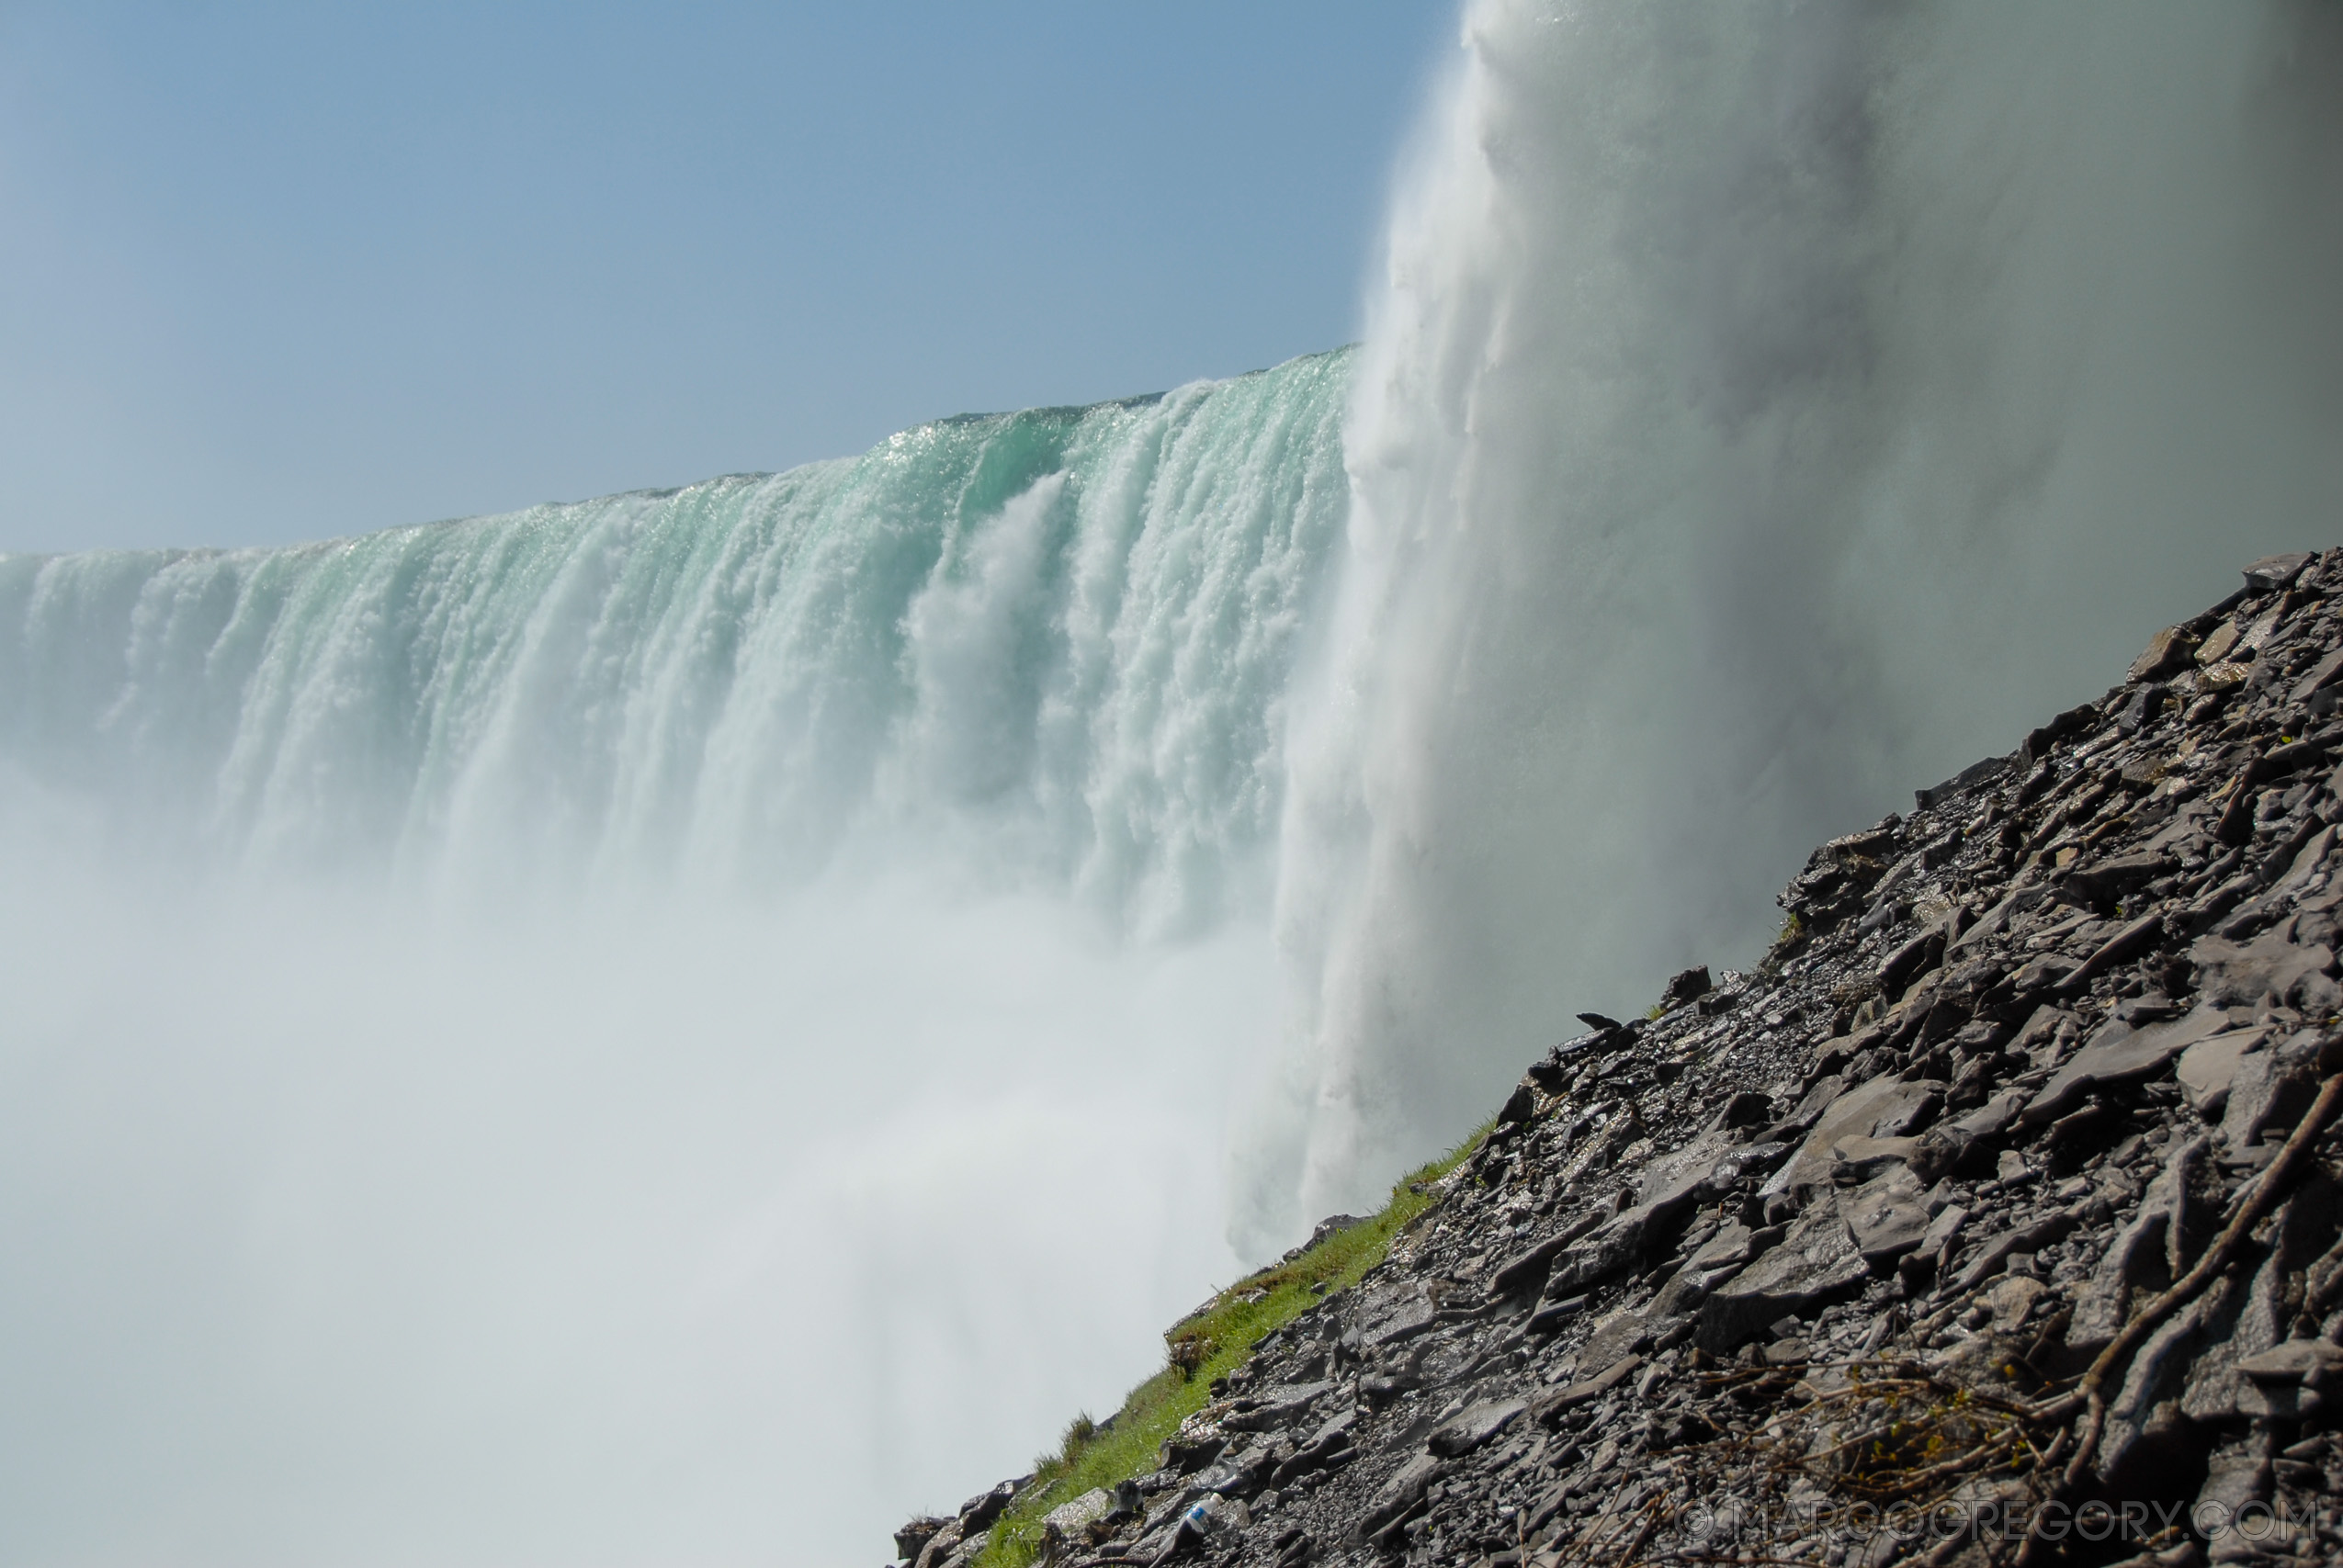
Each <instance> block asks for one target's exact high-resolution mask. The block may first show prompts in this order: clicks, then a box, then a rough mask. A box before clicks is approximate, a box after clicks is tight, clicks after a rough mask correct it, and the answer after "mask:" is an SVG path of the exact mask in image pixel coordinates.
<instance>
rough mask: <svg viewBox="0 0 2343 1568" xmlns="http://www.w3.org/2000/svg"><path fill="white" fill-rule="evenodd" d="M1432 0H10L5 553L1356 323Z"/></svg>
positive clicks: (1433, 19) (925, 407)
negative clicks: (138, 1) (224, 0)
mask: <svg viewBox="0 0 2343 1568" xmlns="http://www.w3.org/2000/svg"><path fill="white" fill-rule="evenodd" d="M1453 16H1454V14H1453V10H1452V8H1451V7H1450V6H1446V5H1444V4H1440V3H1436V0H1412V3H1381V0H1375V3H1368V0H1341V3H1340V4H1337V3H1334V0H1311V3H1307V4H1304V3H1298V0H1296V3H1293V4H1262V3H1261V0H1253V3H1251V4H1244V5H1238V4H1217V3H1214V4H1199V3H1183V4H1180V5H1176V6H1173V5H1157V6H1133V5H1104V6H1102V5H1097V4H1020V5H1014V6H1008V5H995V6H966V5H963V6H947V5H940V4H904V5H885V6H877V5H852V6H837V5H829V6H732V5H721V4H714V5H688V6H687V5H672V4H670V5H661V6H648V5H645V6H613V5H594V4H566V5H560V6H553V5H510V6H480V5H466V6H453V5H439V4H433V3H410V4H404V5H401V6H374V7H359V6H307V7H297V6H248V5H214V4H201V3H191V4H177V5H168V6H165V5H129V4H115V3H110V0H75V3H74V4H70V5H67V4H54V3H31V4H22V3H19V4H10V3H9V0H0V549H58V548H73V547H83V546H90V545H147V544H158V543H182V544H198V543H200V544H252V543H274V542H278V541H283V540H289V539H296V538H306V537H315V536H327V535H334V534H344V533H350V532H355V531H358V530H361V529H367V528H373V527H379V526H382V525H389V524H395V523H404V522H416V521H422V520H424V519H427V518H433V517H441V516H449V515H456V514H461V513H477V512H489V511H498V510H504V509H508V508H511V507H515V506H520V505H526V504H527V503H529V502H536V501H542V500H554V499H568V498H574V497H578V496H585V495H594V494H599V493H603V492H606V491H616V490H623V489H628V488H632V487H637V486H647V485H662V484H675V483H680V482H685V481H688V480H691V479H699V478H703V477H706V476H707V475H710V474H715V473H720V472H726V471H730V470H737V469H743V468H780V467H786V466H787V465H789V464H792V463H797V462H800V461H803V460H806V459H808V458H811V457H824V456H832V455H836V454H841V453H845V452H850V451H855V450H859V449H860V448H862V447H864V446H868V445H870V444H871V443H872V442H874V441H876V440H877V439H878V438H879V437H881V436H883V435H885V434H888V433H889V432H890V431H892V430H896V429H900V428H901V427H902V426H904V425H907V424H911V423H917V422H918V421H920V420H922V419H927V418H931V417H934V416H937V415H941V414H948V413H955V412H964V411H968V410H975V409H999V408H1013V407H1020V406H1025V405H1030V404H1034V403H1050V402H1082V401H1090V400H1096V399H1100V398H1106V397H1114V396H1120V395H1124V394H1127V393H1132V392H1139V391H1148V390H1154V389H1161V388H1164V387H1169V386H1172V385H1176V384H1178V383H1180V382H1182V381H1185V380H1190V379H1194V378H1197V377H1202V376H1220V375H1228V374H1231V373H1234V372H1237V371H1241V370H1245V369H1250V368H1252V367H1257V366H1262V365H1267V364H1273V363H1274V362H1276V361H1278V360H1281V359H1285V358H1288V357H1290V356H1292V355H1296V354H1301V353H1306V352H1308V351H1310V350H1314V349H1319V348H1326V347H1331V346H1333V345H1334V344H1339V343H1342V342H1344V341H1347V340H1349V339H1350V338H1352V337H1353V336H1355V335H1356V333H1357V330H1358V322H1357V318H1358V300H1359V297H1360V284H1361V279H1362V277H1363V276H1364V269H1365V266H1366V265H1367V263H1368V260H1369V258H1370V255H1371V253H1372V250H1373V245H1374V240H1375V232H1376V231H1377V229H1378V227H1379V223H1380V218H1381V212H1382V206H1383V199H1384V192H1385V186H1386V180H1387V173H1388V170H1389V168H1390V165H1391V163H1392V158H1393V154H1394V152H1395V150H1396V148H1397V146H1398V142H1399V141H1400V140H1401V138H1402V137H1403V136H1404V134H1405V132H1406V130H1407V128H1408V126H1409V123H1410V121H1411V119H1412V118H1413V116H1414V114H1415V111H1416V107H1417V105H1418V102H1419V99H1420V97H1421V91H1422V87H1423V85H1424V83H1425V82H1426V80H1427V79H1428V77H1429V74H1430V73H1431V71H1432V67H1433V65H1434V63H1435V62H1436V60H1437V58H1438V55H1439V52H1440V51H1442V50H1443V49H1444V48H1447V47H1449V46H1450V43H1451V40H1452V36H1453V30H1454V19H1453Z"/></svg>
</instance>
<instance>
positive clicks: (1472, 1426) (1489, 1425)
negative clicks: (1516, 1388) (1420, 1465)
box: [1424, 1399, 1530, 1459]
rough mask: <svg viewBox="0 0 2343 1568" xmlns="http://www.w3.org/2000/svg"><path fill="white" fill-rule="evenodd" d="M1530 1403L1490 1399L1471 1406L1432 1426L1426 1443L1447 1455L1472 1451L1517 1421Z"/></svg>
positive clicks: (1427, 1445) (1524, 1400)
mask: <svg viewBox="0 0 2343 1568" xmlns="http://www.w3.org/2000/svg"><path fill="white" fill-rule="evenodd" d="M1529 1407H1530V1404H1529V1401H1528V1400H1526V1399H1488V1400H1483V1401H1481V1402H1480V1403H1479V1404H1474V1405H1470V1406H1467V1407H1466V1409H1464V1410H1461V1411H1459V1412H1457V1413H1456V1414H1455V1415H1454V1416H1451V1417H1449V1418H1448V1419H1447V1420H1445V1421H1443V1422H1442V1423H1441V1424H1440V1425H1439V1426H1438V1427H1434V1428H1433V1429H1432V1436H1431V1437H1429V1438H1426V1439H1424V1446H1425V1447H1426V1448H1428V1449H1430V1450H1432V1452H1433V1453H1436V1454H1438V1455H1439V1456H1440V1457H1441V1458H1443V1459H1454V1458H1456V1457H1457V1456H1458V1455H1460V1454H1468V1453H1470V1452H1472V1451H1473V1450H1475V1449H1477V1448H1478V1447H1480V1446H1481V1445H1482V1444H1483V1443H1485V1442H1487V1441H1488V1439H1489V1438H1493V1437H1495V1436H1497V1434H1498V1433H1500V1432H1501V1431H1503V1430H1504V1429H1505V1428H1506V1427H1510V1426H1511V1425H1512V1424H1513V1418H1514V1417H1515V1416H1519V1415H1520V1414H1521V1413H1522V1411H1524V1410H1527V1409H1528V1408H1529Z"/></svg>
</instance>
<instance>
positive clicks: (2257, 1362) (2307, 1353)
mask: <svg viewBox="0 0 2343 1568" xmlns="http://www.w3.org/2000/svg"><path fill="white" fill-rule="evenodd" d="M2237 1370H2238V1371H2240V1372H2243V1373H2244V1374H2245V1375H2246V1376H2247V1377H2249V1378H2251V1379H2253V1380H2254V1382H2271V1383H2288V1382H2302V1381H2303V1379H2304V1378H2306V1377H2308V1376H2310V1375H2311V1374H2312V1373H2313V1372H2336V1371H2343V1345H2330V1344H2328V1343H2327V1342H2326V1340H2324V1339H2289V1340H2287V1341H2286V1342H2285V1343H2283V1344H2281V1345H2273V1346H2271V1347H2270V1348H2269V1349H2267V1350H2263V1351H2260V1352H2258V1354H2255V1355H2251V1356H2247V1357H2244V1358H2243V1359H2240V1360H2239V1361H2238V1362H2237Z"/></svg>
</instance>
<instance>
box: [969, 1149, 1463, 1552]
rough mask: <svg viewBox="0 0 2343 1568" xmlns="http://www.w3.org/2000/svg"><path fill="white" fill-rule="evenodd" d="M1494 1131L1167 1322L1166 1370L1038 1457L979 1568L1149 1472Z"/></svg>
mask: <svg viewBox="0 0 2343 1568" xmlns="http://www.w3.org/2000/svg"><path fill="white" fill-rule="evenodd" d="M1496 1125H1497V1122H1496V1119H1495V1118H1493V1117H1492V1118H1491V1119H1490V1120H1489V1121H1488V1122H1484V1123H1483V1124H1482V1125H1481V1126H1480V1127H1478V1128H1477V1129H1476V1130H1475V1131H1474V1133H1473V1134H1472V1135H1471V1136H1470V1137H1468V1138H1466V1140H1465V1141H1464V1142H1463V1143H1460V1144H1458V1145H1456V1146H1455V1147H1454V1148H1453V1149H1451V1150H1449V1151H1448V1152H1447V1153H1446V1154H1445V1155H1443V1156H1441V1157H1440V1158H1438V1159H1436V1160H1433V1161H1432V1163H1431V1164H1429V1165H1426V1166H1424V1167H1422V1168H1420V1169H1417V1170H1412V1171H1409V1173H1408V1174H1407V1175H1406V1176H1404V1177H1401V1178H1400V1179H1399V1180H1398V1182H1397V1183H1395V1184H1394V1185H1393V1187H1392V1189H1391V1201H1390V1202H1389V1203H1387V1204H1386V1205H1385V1207H1384V1209H1383V1212H1382V1213H1378V1214H1376V1215H1375V1217H1374V1218H1372V1219H1370V1220H1367V1221H1365V1222H1364V1223H1363V1224H1356V1225H1353V1226H1352V1227H1351V1228H1350V1229H1349V1230H1346V1231H1341V1232H1338V1233H1337V1234H1335V1235H1330V1236H1328V1237H1327V1238H1326V1239H1325V1240H1324V1241H1322V1242H1320V1243H1319V1244H1318V1245H1317V1246H1316V1247H1312V1248H1310V1249H1309V1250H1308V1251H1307V1252H1305V1253H1303V1254H1302V1255H1301V1256H1300V1257H1299V1258H1296V1259H1294V1260H1293V1261H1292V1262H1291V1263H1279V1264H1274V1265H1273V1266H1271V1267H1270V1268H1267V1269H1262V1270H1261V1272H1259V1273H1257V1274H1251V1275H1248V1276H1246V1277H1245V1278H1244V1279H1242V1280H1238V1281H1237V1282H1236V1283H1235V1284H1233V1285H1230V1286H1229V1287H1228V1289H1226V1290H1224V1291H1222V1292H1220V1293H1219V1294H1218V1295H1217V1296H1215V1297H1214V1298H1213V1300H1212V1303H1211V1304H1210V1305H1209V1306H1207V1307H1205V1309H1204V1310H1203V1311H1202V1312H1199V1313H1196V1314H1194V1315H1192V1316H1189V1317H1187V1318H1184V1319H1183V1320H1182V1321H1180V1322H1179V1323H1176V1324H1174V1325H1171V1330H1170V1331H1169V1332H1168V1333H1166V1334H1165V1335H1164V1342H1165V1344H1166V1346H1167V1347H1168V1348H1169V1355H1168V1357H1167V1359H1166V1364H1165V1365H1164V1368H1163V1370H1162V1371H1159V1372H1157V1373H1156V1374H1155V1375H1154V1376H1153V1377H1151V1378H1149V1379H1148V1380H1147V1381H1146V1382H1143V1383H1141V1384H1139V1385H1138V1387H1137V1388H1135V1389H1133V1390H1131V1392H1130V1394H1129V1395H1128V1397H1126V1399H1125V1400H1124V1401H1123V1408H1122V1409H1121V1410H1120V1411H1118V1412H1117V1413H1116V1414H1115V1419H1114V1422H1113V1424H1112V1425H1111V1426H1108V1427H1104V1428H1101V1427H1096V1426H1093V1425H1092V1423H1091V1421H1090V1418H1089V1417H1088V1416H1080V1417H1077V1418H1076V1420H1075V1422H1074V1424H1073V1425H1072V1426H1071V1427H1068V1428H1067V1429H1066V1437H1065V1439H1064V1441H1063V1442H1062V1443H1061V1444H1060V1445H1059V1447H1058V1451H1057V1452H1055V1453H1051V1454H1047V1455H1045V1456H1043V1457H1042V1458H1041V1459H1039V1460H1037V1461H1036V1463H1035V1468H1034V1477H1035V1484H1033V1485H1032V1486H1029V1487H1027V1488H1026V1489H1025V1492H1024V1495H1023V1496H1021V1497H1019V1498H1018V1499H1017V1502H1016V1504H1015V1506H1013V1507H1012V1508H1010V1510H1009V1511H1008V1512H1007V1513H1006V1514H1003V1515H1002V1517H1001V1519H1000V1521H999V1522H998V1523H996V1524H995V1525H994V1526H993V1527H992V1537H991V1539H990V1540H989V1541H988V1542H987V1543H986V1545H985V1550H984V1553H983V1555H982V1556H980V1557H979V1559H978V1560H977V1568H1026V1564H1028V1563H1030V1562H1033V1561H1034V1560H1035V1559H1036V1558H1038V1557H1039V1556H1040V1555H1041V1544H1042V1540H1041V1521H1042V1517H1043V1516H1045V1515H1046V1514H1047V1513H1048V1512H1049V1511H1050V1510H1051V1509H1052V1508H1055V1507H1057V1506H1058V1505H1059V1504H1061V1503H1069V1502H1071V1501H1072V1500H1073V1499H1075V1498H1076V1497H1079V1496H1081V1495H1082V1494H1083V1493H1085V1492H1088V1491H1090V1490H1091V1489H1092V1487H1102V1486H1103V1487H1107V1488H1112V1487H1113V1486H1114V1485H1115V1483H1116V1482H1118V1481H1127V1480H1129V1479H1130V1478H1131V1477H1133V1476H1136V1475H1142V1474H1145V1473H1146V1472H1149V1471H1151V1470H1153V1469H1155V1468H1156V1455H1157V1451H1158V1450H1160V1448H1161V1446H1162V1444H1163V1440H1164V1439H1165V1438H1169V1437H1171V1435H1172V1434H1173V1433H1174V1432H1177V1431H1178V1430H1179V1429H1180V1423H1181V1422H1183V1421H1184V1420H1186V1419H1187V1418H1188V1417H1189V1416H1193V1415H1194V1414H1195V1413H1196V1412H1197V1411H1199V1410H1201V1409H1203V1408H1204V1407H1205V1404H1208V1403H1209V1402H1210V1398H1211V1395H1210V1388H1211V1385H1212V1382H1213V1380H1214V1379H1216V1378H1223V1377H1226V1376H1228V1374H1229V1373H1230V1372H1233V1371H1236V1370H1237V1369H1238V1368H1239V1367H1240V1366H1242V1365H1244V1364H1245V1361H1246V1360H1247V1359H1249V1358H1250V1357H1251V1355H1252V1352H1253V1347H1254V1346H1256V1345H1258V1344H1259V1343H1260V1342H1261V1341H1262V1338H1263V1337H1266V1336H1267V1335H1269V1334H1270V1333H1272V1332H1273V1331H1274V1330H1276V1329H1279V1328H1283V1327H1284V1326H1285V1325H1286V1324H1288V1323H1291V1322H1293V1321H1294V1319H1295V1318H1296V1317H1299V1316H1300V1315H1301V1314H1303V1313H1304V1312H1306V1311H1307V1310H1308V1309H1309V1308H1310V1307H1312V1306H1314V1305H1316V1304H1317V1303H1319V1301H1321V1300H1323V1299H1324V1298H1325V1297H1327V1296H1330V1295H1332V1294H1334V1293H1335V1292H1339V1291H1344V1290H1348V1289H1349V1288H1350V1287H1351V1286H1353V1285H1355V1284H1357V1283H1358V1282H1359V1280H1360V1278H1361V1276H1363V1275H1364V1274H1365V1273H1366V1271H1367V1270H1368V1269H1372V1268H1374V1267H1375V1265H1376V1264H1378V1263H1380V1262H1382V1261H1383V1259H1384V1258H1385V1257H1387V1255H1388V1254H1389V1253H1390V1250H1391V1244H1392V1243H1393V1242H1394V1241H1395V1240H1397V1239H1398V1235H1399V1233H1400V1232H1401V1231H1402V1230H1404V1229H1406V1228H1407V1226H1408V1224H1409V1222H1410V1221H1412V1220H1414V1219H1415V1218H1417V1217H1418V1216H1419V1215H1421V1214H1422V1213H1423V1212H1424V1211H1425V1210H1427V1209H1429V1208H1431V1207H1432V1203H1433V1202H1434V1199H1433V1198H1432V1194H1431V1193H1429V1192H1428V1191H1424V1190H1421V1189H1423V1188H1424V1187H1426V1186H1427V1185H1428V1184H1429V1183H1431V1182H1432V1181H1435V1180H1437V1179H1440V1178H1441V1177H1443V1176H1446V1175H1447V1174H1448V1173H1449V1172H1450V1171H1452V1170H1454V1169H1455V1168H1456V1167H1457V1165H1458V1164H1459V1163H1460V1162H1462V1161H1463V1160H1464V1158H1465V1157H1466V1156H1467V1155H1469V1154H1471V1153H1472V1152H1473V1150H1475V1149H1476V1148H1478V1147H1479V1146H1480V1143H1481V1140H1482V1139H1483V1138H1485V1137H1487V1136H1488V1133H1489V1130H1490V1129H1491V1128H1493V1127H1495V1126H1496ZM1248 1298H1252V1299H1248Z"/></svg>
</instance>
